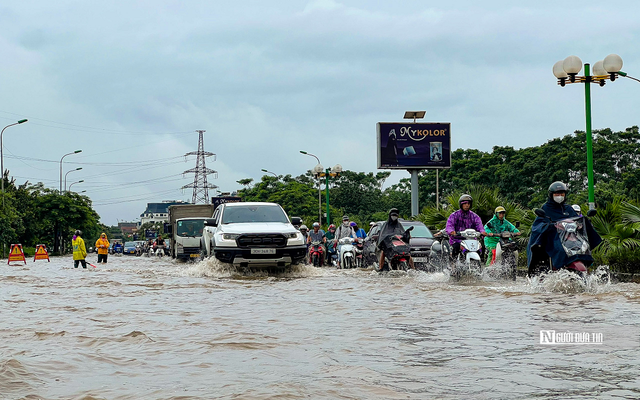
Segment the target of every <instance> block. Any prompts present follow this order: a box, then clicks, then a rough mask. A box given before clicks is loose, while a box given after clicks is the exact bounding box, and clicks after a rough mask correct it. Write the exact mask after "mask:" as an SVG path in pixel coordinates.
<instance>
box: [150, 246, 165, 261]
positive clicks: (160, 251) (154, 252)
mask: <svg viewBox="0 0 640 400" xmlns="http://www.w3.org/2000/svg"><path fill="white" fill-rule="evenodd" d="M147 256H149V257H151V256H156V257H160V258H162V256H164V245H160V246H158V245H156V244H154V245H153V246H150V247H149V250H148V253H147Z"/></svg>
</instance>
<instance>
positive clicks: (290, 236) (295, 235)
mask: <svg viewBox="0 0 640 400" xmlns="http://www.w3.org/2000/svg"><path fill="white" fill-rule="evenodd" d="M285 236H286V237H287V239H295V238H297V237H298V234H297V233H296V232H290V233H285Z"/></svg>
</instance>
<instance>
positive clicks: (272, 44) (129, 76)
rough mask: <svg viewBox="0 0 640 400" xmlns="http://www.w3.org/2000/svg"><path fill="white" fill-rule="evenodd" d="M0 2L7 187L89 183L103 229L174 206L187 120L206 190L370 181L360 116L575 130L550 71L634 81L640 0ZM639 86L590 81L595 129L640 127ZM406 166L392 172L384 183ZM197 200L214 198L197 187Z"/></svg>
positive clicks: (456, 143) (470, 143)
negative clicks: (352, 177) (609, 70)
mask: <svg viewBox="0 0 640 400" xmlns="http://www.w3.org/2000/svg"><path fill="white" fill-rule="evenodd" d="M519 3H523V4H524V2H513V1H483V2H477V1H453V2H427V1H424V0H420V1H393V2H391V1H369V0H367V1H365V0H362V1H359V0H353V1H350V0H345V1H337V0H336V1H334V0H308V1H305V0H299V1H298V0H281V1H268V0H252V1H242V0H240V1H195V0H191V1H163V0H153V1H120V0H110V1H108V2H106V1H105V2H96V1H91V2H90V1H68V0H57V1H55V2H53V1H44V0H42V1H30V0H20V1H17V0H16V1H3V2H2V3H0V54H1V55H2V56H1V57H0V60H1V61H0V124H2V126H5V125H7V124H10V123H12V122H14V121H16V120H18V119H20V118H28V119H29V122H28V123H26V124H23V125H19V126H15V127H11V128H8V129H7V130H6V131H5V133H4V136H3V138H4V166H5V168H6V169H9V170H10V173H11V175H12V176H15V177H16V180H17V182H18V183H23V182H24V181H26V180H29V181H30V182H43V183H44V184H45V185H46V186H47V187H51V188H58V187H59V161H60V158H61V157H62V156H63V155H64V154H65V153H69V152H72V151H74V150H77V149H82V153H80V154H74V155H70V156H67V157H66V158H65V159H64V165H63V167H64V172H65V173H66V172H68V171H69V170H72V169H75V168H79V167H82V170H80V171H73V172H71V173H69V174H68V178H67V185H69V184H71V183H72V182H76V181H78V180H84V182H83V183H79V184H76V185H74V186H73V187H72V190H74V191H81V190H86V193H85V194H86V195H87V196H89V197H91V199H92V200H93V202H94V205H95V209H96V210H97V211H98V213H99V214H100V216H101V221H102V222H103V223H106V224H109V225H111V224H116V223H117V221H118V220H120V221H123V220H126V221H132V220H136V219H137V218H138V217H139V215H140V214H141V213H142V212H143V211H144V209H145V206H146V203H147V202H160V201H163V200H174V199H183V200H190V199H191V196H192V192H191V191H190V190H184V191H182V190H180V187H182V186H183V185H185V184H188V183H190V182H192V181H193V175H188V176H186V177H183V176H182V174H181V173H182V172H183V171H185V170H187V169H190V168H193V167H194V166H195V158H194V157H189V158H187V159H186V161H185V157H182V156H183V155H184V154H185V153H187V152H190V151H195V150H196V149H197V144H198V135H197V133H195V130H196V129H204V130H206V133H205V150H207V151H211V152H213V153H216V154H217V160H216V161H215V162H213V160H211V159H208V160H207V167H209V168H211V169H214V170H216V171H218V172H219V175H218V179H214V180H211V182H212V183H214V184H216V185H218V186H219V187H220V189H221V190H222V191H225V192H226V191H233V190H236V189H239V188H240V185H238V184H237V183H236V181H237V180H239V179H242V178H254V179H255V180H259V179H260V178H261V176H262V174H263V173H262V172H261V171H260V170H261V169H262V168H266V169H268V170H270V171H273V172H275V173H277V174H283V175H284V174H292V175H294V176H296V175H299V174H302V173H304V172H305V171H306V170H309V169H311V168H313V166H314V165H315V164H316V162H315V160H314V159H313V158H311V157H308V156H304V155H301V154H300V153H299V150H306V151H308V152H310V153H314V154H316V155H317V156H319V157H320V160H321V162H322V164H323V165H324V166H325V167H327V166H328V167H330V166H333V165H335V164H337V163H339V164H341V165H342V166H343V168H345V169H349V170H354V171H367V172H369V171H375V170H376V166H377V163H376V149H375V147H376V138H375V128H376V122H379V121H384V122H393V121H402V116H403V113H404V111H405V110H426V111H427V116H426V118H425V120H424V122H450V123H451V134H452V145H453V148H454V149H455V148H477V149H481V150H484V151H490V150H491V149H492V147H493V146H495V145H501V146H513V147H516V148H522V147H529V146H538V145H541V144H543V143H545V142H546V141H547V140H549V139H551V138H555V137H562V136H564V135H567V134H571V133H572V132H573V131H575V130H584V129H585V118H584V87H583V86H582V85H572V86H571V85H570V86H567V87H565V88H561V87H559V86H558V85H557V84H556V80H555V78H554V76H553V74H552V66H553V64H554V63H555V62H556V61H558V60H561V59H564V58H565V57H567V56H569V55H577V56H578V57H580V58H581V59H582V60H583V62H590V63H591V64H593V63H595V62H596V61H598V60H601V59H603V58H604V57H605V56H606V55H608V54H610V53H617V54H619V55H620V56H621V57H622V59H623V60H624V67H623V71H625V72H627V73H628V74H629V75H631V76H636V77H640V53H639V52H638V43H640V38H639V32H640V19H638V15H640V2H637V1H617V2H615V3H605V2H601V1H600V2H588V1H583V2H569V3H567V2H565V3H561V2H558V1H538V2H526V3H527V5H526V6H521V5H518V6H516V5H514V4H519ZM639 94H640V83H638V82H635V81H632V80H629V79H620V80H619V81H615V82H610V83H607V85H606V86H605V87H603V88H600V87H597V86H595V85H594V86H592V104H593V127H594V129H598V128H606V127H609V128H612V129H614V130H623V129H625V128H627V127H630V126H633V125H638V124H640V114H639V113H638V109H639V105H640V102H639V101H638V95H639ZM402 177H409V174H408V173H406V172H402V171H399V172H394V174H393V175H392V178H391V179H390V180H389V182H387V183H388V184H392V183H395V182H397V181H398V180H399V179H400V178H402ZM210 194H211V195H213V194H215V193H210Z"/></svg>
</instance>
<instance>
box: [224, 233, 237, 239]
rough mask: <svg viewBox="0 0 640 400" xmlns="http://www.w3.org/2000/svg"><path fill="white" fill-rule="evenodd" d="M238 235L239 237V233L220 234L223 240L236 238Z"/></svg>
mask: <svg viewBox="0 0 640 400" xmlns="http://www.w3.org/2000/svg"><path fill="white" fill-rule="evenodd" d="M239 237H240V234H239V233H223V234H222V239H224V240H236V239H237V238H239Z"/></svg>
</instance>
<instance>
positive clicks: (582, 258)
mask: <svg viewBox="0 0 640 400" xmlns="http://www.w3.org/2000/svg"><path fill="white" fill-rule="evenodd" d="M594 211H595V210H594ZM534 212H535V213H536V215H537V216H538V219H536V221H534V225H533V227H532V235H531V237H530V238H529V246H528V254H527V255H528V264H529V276H533V275H536V274H538V273H542V272H549V271H556V270H559V269H566V270H568V271H571V272H574V273H575V274H576V275H578V276H579V277H581V278H586V276H587V266H589V265H591V264H592V263H593V257H592V256H591V249H592V248H593V247H595V246H597V245H598V244H600V242H601V241H602V239H601V238H600V236H599V235H598V234H597V233H596V232H595V230H593V227H592V226H591V223H590V222H589V220H588V219H586V218H585V217H584V216H582V215H581V216H576V217H569V218H564V219H561V220H558V221H552V220H551V218H549V217H548V216H547V214H546V212H545V211H544V210H542V209H536V210H534ZM591 215H594V214H591Z"/></svg>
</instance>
